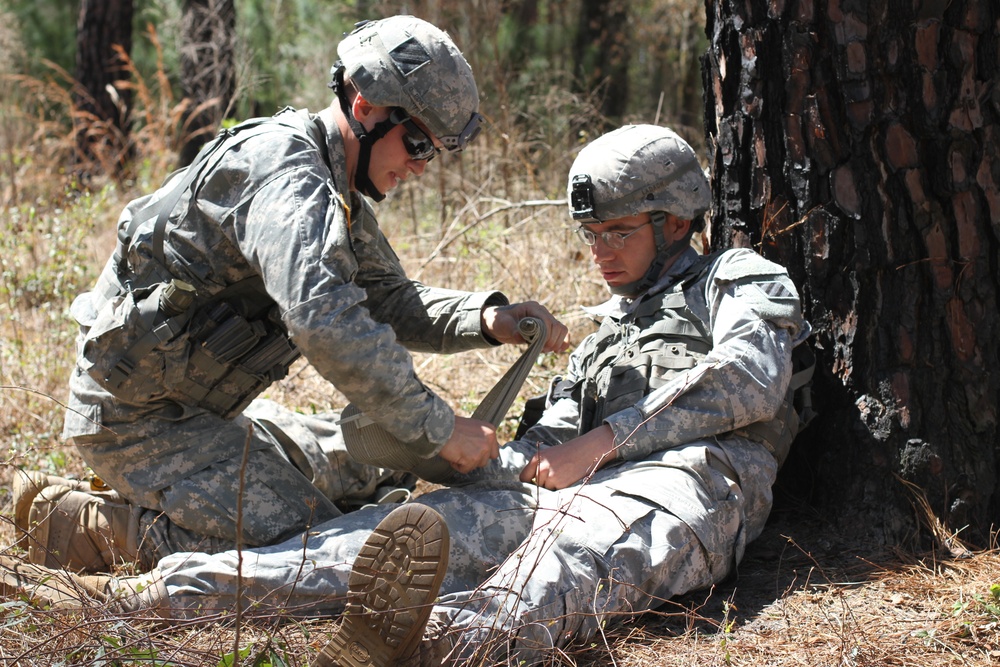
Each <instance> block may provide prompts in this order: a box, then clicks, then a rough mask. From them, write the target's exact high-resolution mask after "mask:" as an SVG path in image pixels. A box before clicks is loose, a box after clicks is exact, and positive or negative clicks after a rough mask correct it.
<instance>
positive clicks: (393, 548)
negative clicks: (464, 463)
mask: <svg viewBox="0 0 1000 667" xmlns="http://www.w3.org/2000/svg"><path fill="white" fill-rule="evenodd" d="M448 543H449V537H448V525H447V524H446V523H445V521H444V519H443V518H442V517H441V515H440V514H438V513H437V512H436V511H435V510H433V509H431V508H430V507H428V506H426V505H421V504H419V503H408V504H406V505H401V506H400V507H397V508H396V509H394V510H393V511H392V512H390V513H389V514H388V516H386V517H385V518H384V519H382V521H380V522H379V524H378V526H376V527H375V530H374V531H373V532H372V534H371V535H370V536H369V537H368V539H367V540H366V541H365V544H364V546H362V547H361V551H360V552H359V553H358V556H357V558H355V560H354V565H353V566H352V567H351V576H350V578H349V579H348V593H347V611H346V612H345V613H344V622H343V623H342V624H341V626H340V628H338V630H337V633H336V634H335V635H334V636H333V638H332V639H330V642H329V643H328V644H327V645H326V646H325V647H324V648H323V650H322V651H321V652H320V653H319V655H317V656H316V659H315V660H314V661H313V663H312V667H333V666H336V667H396V665H400V664H402V663H403V661H405V660H406V659H408V658H409V657H410V656H412V655H413V653H414V651H416V650H417V648H418V646H419V644H420V640H421V637H423V634H424V626H425V624H426V623H427V618H428V616H430V613H431V607H432V605H433V604H434V599H435V598H436V597H437V594H438V590H439V589H440V588H441V582H442V581H443V580H444V575H445V572H446V571H447V568H448Z"/></svg>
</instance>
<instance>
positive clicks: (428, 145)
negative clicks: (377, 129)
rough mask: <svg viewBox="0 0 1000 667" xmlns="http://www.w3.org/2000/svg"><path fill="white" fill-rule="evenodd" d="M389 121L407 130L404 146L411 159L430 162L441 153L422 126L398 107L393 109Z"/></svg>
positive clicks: (404, 135)
mask: <svg viewBox="0 0 1000 667" xmlns="http://www.w3.org/2000/svg"><path fill="white" fill-rule="evenodd" d="M389 120H390V121H392V122H393V123H394V124H396V125H402V126H403V129H405V130H406V132H404V133H403V146H404V147H405V148H406V152H407V153H409V155H410V158H412V159H414V160H426V161H427V162H430V161H431V160H433V159H434V156H435V155H437V154H438V153H440V152H441V149H440V148H438V147H437V146H435V145H434V140H433V139H431V138H430V137H429V136H428V135H427V133H426V132H424V131H423V130H422V129H420V126H419V125H417V124H416V123H414V122H413V119H412V118H411V117H410V115H409V114H408V113H406V111H404V110H403V109H400V108H398V107H397V108H395V109H393V110H392V113H391V114H390V115H389Z"/></svg>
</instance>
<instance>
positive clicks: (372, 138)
mask: <svg viewBox="0 0 1000 667" xmlns="http://www.w3.org/2000/svg"><path fill="white" fill-rule="evenodd" d="M343 77H344V73H343V70H340V71H338V72H337V73H336V75H335V79H334V82H333V83H332V84H331V86H330V87H331V88H333V89H334V91H335V92H336V93H337V99H339V100H340V110H341V111H342V112H343V113H344V117H345V118H346V119H347V124H348V125H349V126H350V127H351V131H352V132H354V136H355V137H357V139H358V144H359V146H360V149H359V152H358V166H357V169H356V170H355V172H354V187H356V188H357V189H358V191H359V192H361V194H363V195H366V196H368V197H371V198H372V199H374V200H375V201H376V202H380V201H382V200H383V199H385V193H384V192H380V191H379V190H378V188H376V187H375V184H374V183H372V179H371V176H370V175H369V173H368V167H369V164H370V163H371V158H372V146H374V145H375V142H376V141H378V140H379V139H381V138H382V137H384V136H385V135H386V134H388V133H389V131H390V130H392V128H394V127H395V126H396V123H394V122H392V121H391V120H389V119H388V118H386V119H385V120H383V121H379V122H378V123H376V124H375V127H373V128H372V129H371V130H366V129H365V126H364V125H362V124H361V123H360V122H359V121H358V119H357V118H355V117H354V113H353V112H352V111H351V105H350V104H348V102H347V94H346V93H345V92H344V80H343Z"/></svg>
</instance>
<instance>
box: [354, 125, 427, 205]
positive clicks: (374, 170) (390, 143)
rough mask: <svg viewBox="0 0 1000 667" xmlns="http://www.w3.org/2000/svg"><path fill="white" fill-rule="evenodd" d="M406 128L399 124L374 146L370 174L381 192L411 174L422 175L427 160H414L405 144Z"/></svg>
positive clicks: (391, 187) (369, 168)
mask: <svg viewBox="0 0 1000 667" xmlns="http://www.w3.org/2000/svg"><path fill="white" fill-rule="evenodd" d="M405 134H406V128H404V127H403V126H402V125H397V126H396V127H394V128H392V130H390V131H389V133H388V134H386V135H385V136H384V137H382V138H381V139H379V140H378V141H376V142H375V144H374V145H373V146H372V157H371V163H370V164H369V167H368V174H369V176H370V177H371V179H372V182H373V183H374V184H375V187H377V188H378V189H379V191H380V192H388V191H389V190H392V189H393V188H395V187H396V186H397V185H399V184H400V183H402V182H403V181H405V180H406V179H407V178H409V177H410V176H420V175H421V174H423V173H424V169H426V168H427V160H414V159H413V158H412V157H410V153H409V152H408V151H407V150H406V145H405V144H403V136H404V135H405Z"/></svg>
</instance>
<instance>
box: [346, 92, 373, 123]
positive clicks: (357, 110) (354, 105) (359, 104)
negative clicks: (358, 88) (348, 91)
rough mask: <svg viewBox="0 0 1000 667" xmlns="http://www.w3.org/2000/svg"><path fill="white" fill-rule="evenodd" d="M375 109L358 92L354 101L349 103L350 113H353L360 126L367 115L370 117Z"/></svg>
mask: <svg viewBox="0 0 1000 667" xmlns="http://www.w3.org/2000/svg"><path fill="white" fill-rule="evenodd" d="M375 108H376V107H375V105H373V104H372V103H371V102H369V101H368V100H366V99H365V96H364V95H362V94H361V93H360V92H359V93H358V94H357V95H355V96H354V100H353V101H352V102H351V113H353V114H354V117H355V118H356V119H357V120H358V122H359V123H362V124H364V122H365V120H366V119H367V118H368V116H369V115H371V113H372V111H374V110H375Z"/></svg>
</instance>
